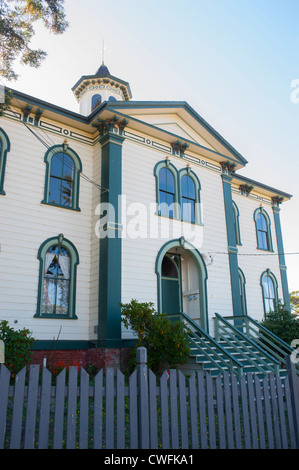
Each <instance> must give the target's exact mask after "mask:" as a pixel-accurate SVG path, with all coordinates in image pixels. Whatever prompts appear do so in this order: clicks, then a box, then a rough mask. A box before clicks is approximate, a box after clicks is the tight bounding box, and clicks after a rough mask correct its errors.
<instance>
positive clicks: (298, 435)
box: [286, 356, 299, 449]
mask: <svg viewBox="0 0 299 470" xmlns="http://www.w3.org/2000/svg"><path fill="white" fill-rule="evenodd" d="M292 357H293V356H286V366H287V371H288V377H289V384H290V391H291V402H292V409H293V417H294V431H295V442H296V449H299V377H298V375H297V371H296V366H295V364H294V362H293V360H292Z"/></svg>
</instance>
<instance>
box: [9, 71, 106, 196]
mask: <svg viewBox="0 0 299 470" xmlns="http://www.w3.org/2000/svg"><path fill="white" fill-rule="evenodd" d="M0 82H1V83H2V85H3V86H5V85H4V83H3V82H2V80H0ZM14 99H15V100H16V101H17V102H18V103H19V105H20V108H21V109H22V106H21V103H20V102H19V100H18V98H16V97H15V96H14ZM8 110H9V111H11V112H12V113H13V114H14V115H15V117H18V116H17V114H16V113H15V111H14V110H13V109H11V107H10V106H9V107H8ZM21 122H22V124H24V126H25V127H26V129H28V130H29V131H30V132H31V133H32V134H33V135H34V137H35V138H36V139H37V140H38V141H39V142H40V143H41V144H42V145H43V146H44V147H46V149H47V150H49V149H50V148H51V147H52V146H54V145H56V144H55V142H54V141H53V140H52V139H51V137H50V136H48V135H47V134H46V133H45V131H44V130H43V129H38V130H39V131H40V130H41V131H42V132H43V133H44V135H45V136H46V137H47V138H48V139H50V142H51V143H52V145H49V144H48V143H47V142H46V141H45V139H43V138H42V137H41V136H40V135H39V134H38V132H37V129H34V130H33V129H32V128H31V127H30V126H28V124H27V123H26V122H24V121H21ZM57 155H58V158H59V160H60V161H61V162H62V159H61V158H60V155H59V152H58V153H57ZM64 164H65V165H66V166H68V167H69V168H70V169H71V170H72V171H74V172H75V173H77V174H79V176H80V177H81V178H82V179H84V180H85V181H87V182H88V183H90V184H93V185H94V186H95V187H96V188H97V189H99V190H100V191H102V192H101V194H103V193H106V192H108V191H109V189H107V188H102V187H101V185H100V184H98V183H96V182H95V181H93V180H92V179H91V178H89V176H87V175H85V174H84V173H83V172H80V171H79V170H77V169H76V168H73V167H72V166H71V165H69V164H68V163H67V162H64Z"/></svg>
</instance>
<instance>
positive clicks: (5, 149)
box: [0, 127, 10, 196]
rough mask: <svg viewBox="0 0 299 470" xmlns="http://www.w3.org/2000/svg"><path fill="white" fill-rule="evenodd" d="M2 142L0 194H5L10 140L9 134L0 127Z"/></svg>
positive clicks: (0, 139)
mask: <svg viewBox="0 0 299 470" xmlns="http://www.w3.org/2000/svg"><path fill="white" fill-rule="evenodd" d="M0 142H1V149H0V194H1V195H3V196H5V194H6V193H5V191H4V176H5V167H6V158H7V153H8V152H9V151H10V140H9V138H8V135H7V134H6V132H5V131H4V129H2V127H0Z"/></svg>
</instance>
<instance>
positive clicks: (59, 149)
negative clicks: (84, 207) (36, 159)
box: [41, 144, 82, 211]
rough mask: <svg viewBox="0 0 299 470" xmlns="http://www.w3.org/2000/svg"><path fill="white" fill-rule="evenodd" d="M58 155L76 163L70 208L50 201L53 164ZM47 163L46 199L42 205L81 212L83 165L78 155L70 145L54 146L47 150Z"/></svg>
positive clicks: (45, 159) (45, 160)
mask: <svg viewBox="0 0 299 470" xmlns="http://www.w3.org/2000/svg"><path fill="white" fill-rule="evenodd" d="M57 153H65V154H67V155H68V156H69V157H70V158H71V159H72V160H73V162H74V178H73V194H72V204H71V205H70V206H64V205H62V204H56V203H54V202H51V201H50V200H49V190H50V177H51V162H52V158H53V157H54V155H56V154H57ZM44 162H45V163H46V175H45V190H44V199H43V200H42V201H41V202H42V204H48V205H50V206H56V207H62V208H63V209H69V210H75V211H80V208H79V186H80V173H81V171H82V163H81V160H80V157H79V156H78V154H77V153H76V152H75V151H74V150H73V149H71V148H70V147H69V146H68V145H66V144H63V145H54V146H53V147H51V148H50V149H48V150H47V152H46V154H45V158H44Z"/></svg>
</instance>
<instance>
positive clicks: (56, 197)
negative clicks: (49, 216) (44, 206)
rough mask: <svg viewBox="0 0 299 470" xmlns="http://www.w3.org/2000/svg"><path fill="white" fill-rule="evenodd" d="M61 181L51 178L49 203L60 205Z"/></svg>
mask: <svg viewBox="0 0 299 470" xmlns="http://www.w3.org/2000/svg"><path fill="white" fill-rule="evenodd" d="M60 193H61V180H60V179H58V178H54V177H51V178H50V190H49V202H52V203H54V204H60Z"/></svg>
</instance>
